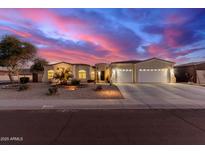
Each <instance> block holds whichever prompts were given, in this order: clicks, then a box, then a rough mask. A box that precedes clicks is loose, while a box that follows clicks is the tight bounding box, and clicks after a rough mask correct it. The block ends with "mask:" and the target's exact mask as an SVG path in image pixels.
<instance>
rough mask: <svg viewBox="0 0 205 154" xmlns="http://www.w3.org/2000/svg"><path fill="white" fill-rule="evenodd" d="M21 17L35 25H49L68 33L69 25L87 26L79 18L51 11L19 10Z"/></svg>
mask: <svg viewBox="0 0 205 154" xmlns="http://www.w3.org/2000/svg"><path fill="white" fill-rule="evenodd" d="M17 11H19V12H20V13H21V15H22V16H23V17H24V18H26V19H29V20H31V21H33V22H35V23H37V24H38V23H49V24H51V25H53V26H54V27H55V28H56V30H57V31H62V32H68V31H69V28H68V26H69V25H71V24H72V25H85V22H83V21H82V20H79V19H78V18H75V17H71V16H67V17H63V16H60V15H57V14H56V13H54V12H52V11H51V10H49V9H17Z"/></svg>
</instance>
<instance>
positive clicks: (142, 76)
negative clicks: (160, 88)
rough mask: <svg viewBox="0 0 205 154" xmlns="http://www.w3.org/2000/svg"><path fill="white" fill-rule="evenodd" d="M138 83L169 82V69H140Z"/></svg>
mask: <svg viewBox="0 0 205 154" xmlns="http://www.w3.org/2000/svg"><path fill="white" fill-rule="evenodd" d="M138 82H140V83H145V82H159V83H160V82H164V83H166V82H168V72H167V69H139V72H138Z"/></svg>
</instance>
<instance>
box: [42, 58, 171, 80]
mask: <svg viewBox="0 0 205 154" xmlns="http://www.w3.org/2000/svg"><path fill="white" fill-rule="evenodd" d="M174 64H175V63H174V62H170V61H166V60H162V59H158V58H151V59H147V60H143V61H136V60H133V61H121V62H113V63H111V64H106V63H98V64H96V65H95V66H90V65H87V64H71V63H67V62H60V63H56V64H51V65H48V66H45V68H44V75H43V81H45V82H47V81H49V80H52V79H53V74H54V72H55V71H57V70H58V69H60V68H65V69H66V68H70V69H71V70H72V72H73V75H74V78H76V79H79V80H82V81H87V80H90V79H91V80H96V81H97V82H107V81H111V82H114V83H144V82H145V83H146V82H163V83H171V82H175V76H174V70H173V66H174Z"/></svg>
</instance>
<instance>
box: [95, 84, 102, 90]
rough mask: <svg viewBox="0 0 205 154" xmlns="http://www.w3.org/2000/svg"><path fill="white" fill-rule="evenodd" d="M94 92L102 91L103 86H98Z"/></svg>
mask: <svg viewBox="0 0 205 154" xmlns="http://www.w3.org/2000/svg"><path fill="white" fill-rule="evenodd" d="M94 90H95V91H100V90H102V86H101V85H98V86H97V87H96V88H95V89H94Z"/></svg>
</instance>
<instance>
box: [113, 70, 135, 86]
mask: <svg viewBox="0 0 205 154" xmlns="http://www.w3.org/2000/svg"><path fill="white" fill-rule="evenodd" d="M132 75H133V73H132V69H119V70H117V76H116V81H117V82H118V83H130V82H133V79H132Z"/></svg>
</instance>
